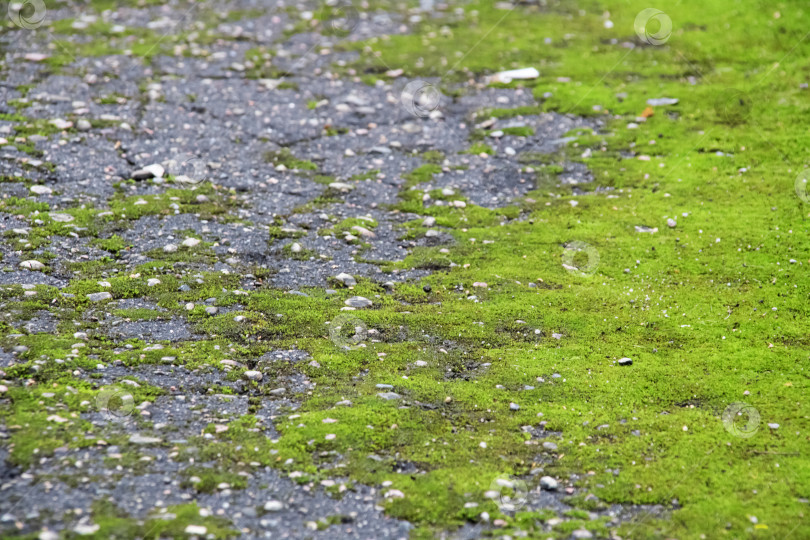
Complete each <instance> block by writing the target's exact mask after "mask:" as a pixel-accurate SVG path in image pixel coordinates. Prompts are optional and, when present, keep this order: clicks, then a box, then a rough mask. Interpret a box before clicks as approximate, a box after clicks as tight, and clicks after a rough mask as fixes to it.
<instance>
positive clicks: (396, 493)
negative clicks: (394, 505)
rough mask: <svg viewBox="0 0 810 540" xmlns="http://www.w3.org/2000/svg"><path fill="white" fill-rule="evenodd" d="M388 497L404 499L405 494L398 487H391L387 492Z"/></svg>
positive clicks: (386, 496)
mask: <svg viewBox="0 0 810 540" xmlns="http://www.w3.org/2000/svg"><path fill="white" fill-rule="evenodd" d="M385 498H386V499H404V498H405V494H404V493H402V492H401V491H400V490H398V489H389V490H388V491H386V492H385Z"/></svg>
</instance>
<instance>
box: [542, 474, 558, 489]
mask: <svg viewBox="0 0 810 540" xmlns="http://www.w3.org/2000/svg"><path fill="white" fill-rule="evenodd" d="M559 486H560V485H559V484H558V483H557V481H556V480H555V479H554V478H552V477H550V476H544V477H542V478H541V479H540V487H541V488H542V489H545V490H546V491H557V488H558V487H559Z"/></svg>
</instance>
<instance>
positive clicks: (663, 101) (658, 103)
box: [647, 97, 678, 107]
mask: <svg viewBox="0 0 810 540" xmlns="http://www.w3.org/2000/svg"><path fill="white" fill-rule="evenodd" d="M677 104H678V98H668V97H663V98H651V99H648V100H647V105H649V106H650V107H665V106H667V105H677Z"/></svg>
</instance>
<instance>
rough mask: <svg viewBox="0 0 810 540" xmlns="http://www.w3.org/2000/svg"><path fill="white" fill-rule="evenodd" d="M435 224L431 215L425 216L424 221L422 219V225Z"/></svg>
mask: <svg viewBox="0 0 810 540" xmlns="http://www.w3.org/2000/svg"><path fill="white" fill-rule="evenodd" d="M434 225H436V218H435V217H433V216H430V217H426V218H425V219H424V221H422V227H433V226H434Z"/></svg>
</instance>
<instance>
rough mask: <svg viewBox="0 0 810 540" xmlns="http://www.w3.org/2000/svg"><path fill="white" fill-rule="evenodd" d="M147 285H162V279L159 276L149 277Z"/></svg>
mask: <svg viewBox="0 0 810 540" xmlns="http://www.w3.org/2000/svg"><path fill="white" fill-rule="evenodd" d="M146 285H147V287H156V286H157V285H160V280H159V279H158V278H149V279H148V280H146Z"/></svg>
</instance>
